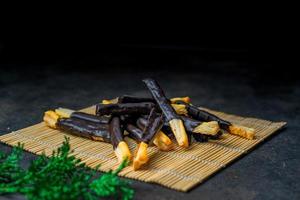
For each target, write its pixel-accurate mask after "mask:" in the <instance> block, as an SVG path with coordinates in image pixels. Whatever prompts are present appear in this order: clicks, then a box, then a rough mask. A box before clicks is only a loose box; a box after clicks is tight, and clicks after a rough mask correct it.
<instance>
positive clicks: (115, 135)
mask: <svg viewBox="0 0 300 200" xmlns="http://www.w3.org/2000/svg"><path fill="white" fill-rule="evenodd" d="M120 121H121V120H120V118H119V117H117V116H115V117H113V118H112V119H111V121H110V124H109V133H110V137H111V143H112V145H113V148H114V149H115V148H117V146H118V144H119V143H120V142H121V141H123V140H124V138H123V130H122V128H121V122H120Z"/></svg>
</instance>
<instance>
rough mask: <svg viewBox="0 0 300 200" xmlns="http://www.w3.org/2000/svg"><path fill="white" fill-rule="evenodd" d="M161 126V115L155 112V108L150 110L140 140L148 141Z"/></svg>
mask: <svg viewBox="0 0 300 200" xmlns="http://www.w3.org/2000/svg"><path fill="white" fill-rule="evenodd" d="M162 126H163V120H162V116H161V115H159V114H157V113H156V112H155V108H153V109H152V110H151V113H150V115H149V117H148V120H147V125H146V126H145V128H144V129H143V138H142V141H143V142H145V143H147V144H148V143H150V142H151V141H152V140H153V139H154V136H155V135H156V133H157V132H158V131H159V130H160V129H161V127H162Z"/></svg>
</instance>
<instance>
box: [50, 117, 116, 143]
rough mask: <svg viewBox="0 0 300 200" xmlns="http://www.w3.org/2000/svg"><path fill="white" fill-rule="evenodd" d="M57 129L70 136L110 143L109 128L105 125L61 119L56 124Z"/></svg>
mask: <svg viewBox="0 0 300 200" xmlns="http://www.w3.org/2000/svg"><path fill="white" fill-rule="evenodd" d="M56 125H57V126H58V127H59V129H61V130H64V131H66V132H68V133H70V134H73V135H77V136H81V137H85V138H89V139H92V140H101V141H105V142H110V134H109V126H108V125H107V124H97V123H92V122H87V121H84V120H80V119H73V118H62V119H59V120H58V121H57V123H56Z"/></svg>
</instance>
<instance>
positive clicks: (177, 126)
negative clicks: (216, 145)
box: [44, 79, 254, 170]
mask: <svg viewBox="0 0 300 200" xmlns="http://www.w3.org/2000/svg"><path fill="white" fill-rule="evenodd" d="M143 82H144V84H145V85H146V87H147V88H148V90H149V91H150V93H151V95H152V98H144V97H134V96H128V95H124V96H121V97H118V98H115V99H112V100H103V101H102V103H101V104H97V106H96V113H95V115H91V114H86V113H82V112H77V111H74V110H70V109H66V108H59V109H56V110H54V111H52V110H49V111H47V112H45V115H44V121H45V122H46V124H47V125H48V126H49V127H51V128H55V129H60V130H63V131H66V132H68V133H70V134H75V135H78V136H81V137H86V138H89V139H91V140H96V141H102V142H107V143H111V144H112V146H113V149H114V152H115V155H116V157H117V158H118V162H122V161H123V160H125V159H128V160H131V158H132V156H131V152H130V150H129V148H128V145H127V143H126V141H125V140H124V138H125V137H129V138H131V139H133V140H135V141H136V142H137V143H138V147H137V150H136V153H135V155H134V158H133V165H132V166H133V169H134V170H137V169H139V168H141V167H142V166H143V165H144V164H146V163H147V162H148V160H149V158H148V153H147V148H148V146H149V145H155V146H156V147H157V148H158V149H160V150H162V151H169V150H171V149H172V148H173V142H172V139H173V138H174V139H175V140H176V141H177V143H178V145H179V146H181V147H183V148H187V147H188V146H189V144H190V143H191V142H192V138H194V140H195V141H196V142H206V141H208V140H209V139H214V140H215V139H218V138H219V137H220V136H221V135H222V131H221V129H223V130H226V131H227V132H229V133H231V134H235V135H239V136H241V137H245V138H247V139H253V138H254V129H252V128H248V127H244V126H238V125H234V124H231V123H230V122H228V121H225V120H222V119H220V118H219V117H217V116H215V115H213V114H211V113H208V112H206V111H204V110H201V109H199V108H197V107H195V106H193V105H192V104H190V98H189V97H178V98H172V99H168V98H167V97H166V96H165V94H164V92H163V90H162V89H161V87H160V86H159V84H158V83H157V81H155V80H153V79H144V80H143Z"/></svg>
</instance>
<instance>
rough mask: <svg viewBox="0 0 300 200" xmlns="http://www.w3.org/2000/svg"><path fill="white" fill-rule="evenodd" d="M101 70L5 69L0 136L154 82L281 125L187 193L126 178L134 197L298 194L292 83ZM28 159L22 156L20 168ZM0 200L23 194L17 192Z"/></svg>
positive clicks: (298, 98) (296, 87)
mask: <svg viewBox="0 0 300 200" xmlns="http://www.w3.org/2000/svg"><path fill="white" fill-rule="evenodd" d="M171 71H172V70H161V71H160V72H150V71H148V72H143V70H139V71H138V72H136V71H130V70H121V71H119V72H109V71H106V72H101V70H96V71H93V70H92V69H88V68H87V69H86V70H72V69H70V68H68V69H61V68H60V67H54V68H51V67H47V68H39V67H36V68H33V69H30V70H26V69H9V70H3V72H1V74H0V134H6V133H8V132H11V131H14V130H18V129H20V128H24V127H27V126H30V125H33V124H35V123H38V122H40V121H41V119H42V115H43V112H44V111H45V110H48V109H51V108H56V107H68V108H72V109H81V108H84V107H87V106H90V105H93V104H95V103H97V102H99V101H100V100H101V99H104V98H113V97H116V96H118V95H122V94H132V95H139V96H143V95H148V92H147V90H146V89H145V87H144V86H143V84H142V82H141V79H142V78H144V77H148V76H152V77H155V78H157V79H158V80H159V82H160V83H161V85H162V86H163V88H164V90H165V91H166V94H167V96H169V97H173V96H190V97H191V99H192V101H193V103H194V104H195V105H199V106H204V107H208V108H211V109H215V110H220V111H223V112H228V113H232V114H238V115H242V116H252V117H257V118H263V119H267V120H273V121H287V122H288V124H287V128H285V129H284V130H282V131H280V132H279V133H277V134H275V135H274V136H272V137H271V138H270V139H269V140H267V141H265V142H264V143H263V144H262V145H259V146H258V147H257V148H256V149H255V150H253V151H252V152H251V153H249V154H248V155H246V156H243V157H242V158H241V159H239V160H237V161H236V162H234V163H233V164H231V165H230V166H228V167H226V168H225V169H223V170H221V171H220V172H219V173H217V174H216V175H214V176H213V177H211V178H210V179H209V180H207V181H205V182H204V183H202V184H201V185H199V186H197V187H196V188H194V189H192V190H191V191H190V192H188V193H182V192H177V191H174V190H170V189H167V188H165V187H162V186H159V185H155V184H149V183H143V182H139V181H132V182H133V184H132V186H133V188H134V189H135V190H136V194H135V199H143V200H147V199H151V200H155V199H168V200H171V199H202V200H204V199H230V200H233V199H300V181H299V180H300V158H299V155H300V147H299V143H300V134H299V132H300V125H299V122H300V115H299V112H300V103H299V102H300V84H299V82H298V81H294V82H292V83H284V84H283V83H282V81H270V82H269V81H268V79H266V81H262V80H264V77H261V76H260V77H257V76H256V75H255V73H253V74H250V75H249V74H247V73H246V72H243V70H241V71H240V72H238V73H234V70H231V71H230V70H229V71H227V72H224V70H223V71H222V72H218V69H216V70H210V71H203V72H197V73H193V72H184V71H176V70H175V71H172V72H171ZM10 149H11V148H10V147H8V146H6V145H4V144H2V143H1V144H0V150H1V151H4V152H9V151H10ZM35 157H36V156H35V155H33V154H30V153H25V159H24V161H23V163H22V164H23V165H24V166H28V164H29V163H30V161H31V160H33V159H34V158H35ZM0 199H23V197H22V196H20V195H9V196H1V197H0Z"/></svg>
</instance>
